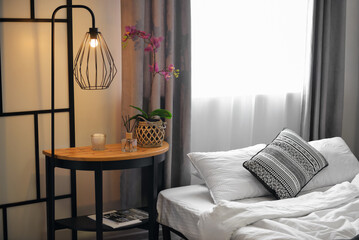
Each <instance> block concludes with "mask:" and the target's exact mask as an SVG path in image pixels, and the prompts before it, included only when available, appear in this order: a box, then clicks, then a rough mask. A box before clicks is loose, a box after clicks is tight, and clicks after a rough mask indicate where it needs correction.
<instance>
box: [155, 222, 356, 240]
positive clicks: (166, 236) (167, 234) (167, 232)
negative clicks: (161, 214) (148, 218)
mask: <svg viewBox="0 0 359 240" xmlns="http://www.w3.org/2000/svg"><path fill="white" fill-rule="evenodd" d="M160 225H161V227H162V234H163V240H171V232H172V233H174V234H176V235H177V236H179V237H181V238H182V239H185V240H188V239H187V238H186V237H185V236H184V235H183V234H182V233H181V232H179V231H177V230H175V229H173V228H171V227H168V226H166V225H163V224H160ZM355 240H359V239H355Z"/></svg>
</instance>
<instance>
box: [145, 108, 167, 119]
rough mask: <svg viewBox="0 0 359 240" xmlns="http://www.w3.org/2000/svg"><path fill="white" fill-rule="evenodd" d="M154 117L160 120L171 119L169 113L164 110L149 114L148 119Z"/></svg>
mask: <svg viewBox="0 0 359 240" xmlns="http://www.w3.org/2000/svg"><path fill="white" fill-rule="evenodd" d="M154 116H159V117H161V118H168V119H171V118H172V114H171V112H169V111H167V110H166V109H156V110H154V111H152V112H151V113H150V116H149V118H152V117H154Z"/></svg>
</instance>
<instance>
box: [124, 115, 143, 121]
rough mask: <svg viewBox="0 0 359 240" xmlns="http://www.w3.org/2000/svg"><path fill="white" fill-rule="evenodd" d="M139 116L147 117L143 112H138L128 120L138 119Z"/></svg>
mask: <svg viewBox="0 0 359 240" xmlns="http://www.w3.org/2000/svg"><path fill="white" fill-rule="evenodd" d="M138 117H143V118H145V116H143V114H137V115H134V116H132V117H131V118H130V119H128V121H130V120H132V119H137V118H138Z"/></svg>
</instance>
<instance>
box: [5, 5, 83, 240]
mask: <svg viewBox="0 0 359 240" xmlns="http://www.w3.org/2000/svg"><path fill="white" fill-rule="evenodd" d="M66 4H67V5H72V0H66ZM35 7H36V6H35V0H30V18H0V24H6V23H22V24H27V23H36V24H48V25H49V28H50V26H51V18H37V17H36V15H35V13H36V11H35V9H36V8H35ZM55 21H56V22H58V23H63V24H66V29H67V70H68V74H67V77H68V107H67V108H56V109H55V112H56V113H68V114H69V117H68V119H69V138H70V139H69V143H70V147H75V117H74V84H73V82H74V79H73V29H72V10H71V9H70V8H69V9H67V16H66V18H63V19H56V20H55ZM0 36H2V33H1V32H0ZM2 40H3V38H0V43H1V41H2ZM49 51H50V49H49ZM2 52H3V51H2V49H0V118H6V117H18V116H24V115H28V116H32V117H33V126H34V127H33V128H34V133H33V135H34V146H33V147H34V152H35V156H34V157H33V161H34V162H33V166H34V168H35V178H34V181H36V183H35V184H36V197H35V198H34V199H30V200H29V199H26V200H23V201H16V202H6V203H0V209H1V212H2V225H3V226H2V230H3V232H2V238H3V239H4V240H7V239H9V238H10V239H11V236H9V231H8V217H9V216H8V209H9V208H14V207H19V206H25V205H31V204H36V203H41V202H46V200H47V199H46V197H41V195H42V194H41V189H40V151H41V150H40V149H39V115H41V114H49V115H50V113H51V109H37V110H26V111H13V112H11V111H10V112H5V111H4V107H3V106H4V92H3V89H4V88H3V84H4V82H6V81H11V79H4V78H3V75H4V74H3V72H4V69H3V62H4V61H6V59H4V58H3V56H2V55H1V53H2ZM49 60H50V59H49ZM1 61H3V62H1ZM15 67H19V68H21V66H15ZM49 82H50V78H49ZM48 91H49V92H50V89H48ZM0 134H3V133H0ZM19 141H21V139H19ZM0 161H1V162H6V161H11V159H0ZM4 165H5V164H4ZM3 170H4V171H6V172H7V173H8V172H9V173H11V171H12V169H8V168H6V169H3ZM70 181H71V192H70V193H69V194H62V195H58V196H56V197H55V199H56V200H58V199H65V198H71V205H72V206H73V207H72V213H71V214H72V216H74V215H76V195H75V194H74V193H75V192H76V189H75V188H76V175H75V171H74V170H71V172H70ZM5 187H6V188H12V187H15V186H12V185H11V183H7V184H6V186H5ZM72 235H73V239H76V232H75V231H73V232H72Z"/></svg>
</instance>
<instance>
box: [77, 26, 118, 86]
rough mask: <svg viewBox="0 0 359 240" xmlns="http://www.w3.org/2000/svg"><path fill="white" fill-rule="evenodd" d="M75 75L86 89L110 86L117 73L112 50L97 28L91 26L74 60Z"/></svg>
mask: <svg viewBox="0 0 359 240" xmlns="http://www.w3.org/2000/svg"><path fill="white" fill-rule="evenodd" d="M73 70H74V77H75V80H76V82H77V84H78V85H79V86H80V87H81V88H82V89H86V90H96V89H106V88H108V87H109V86H110V85H111V83H112V81H113V79H114V77H115V75H116V73H117V68H116V66H115V63H114V60H113V57H112V55H111V52H110V50H109V48H108V46H107V44H106V41H105V39H104V38H103V36H102V34H101V32H99V31H98V29H97V28H94V27H93V28H90V30H89V32H87V33H86V34H85V37H84V40H83V41H82V44H81V46H80V49H79V51H78V52H77V55H76V57H75V61H74V69H73Z"/></svg>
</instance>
